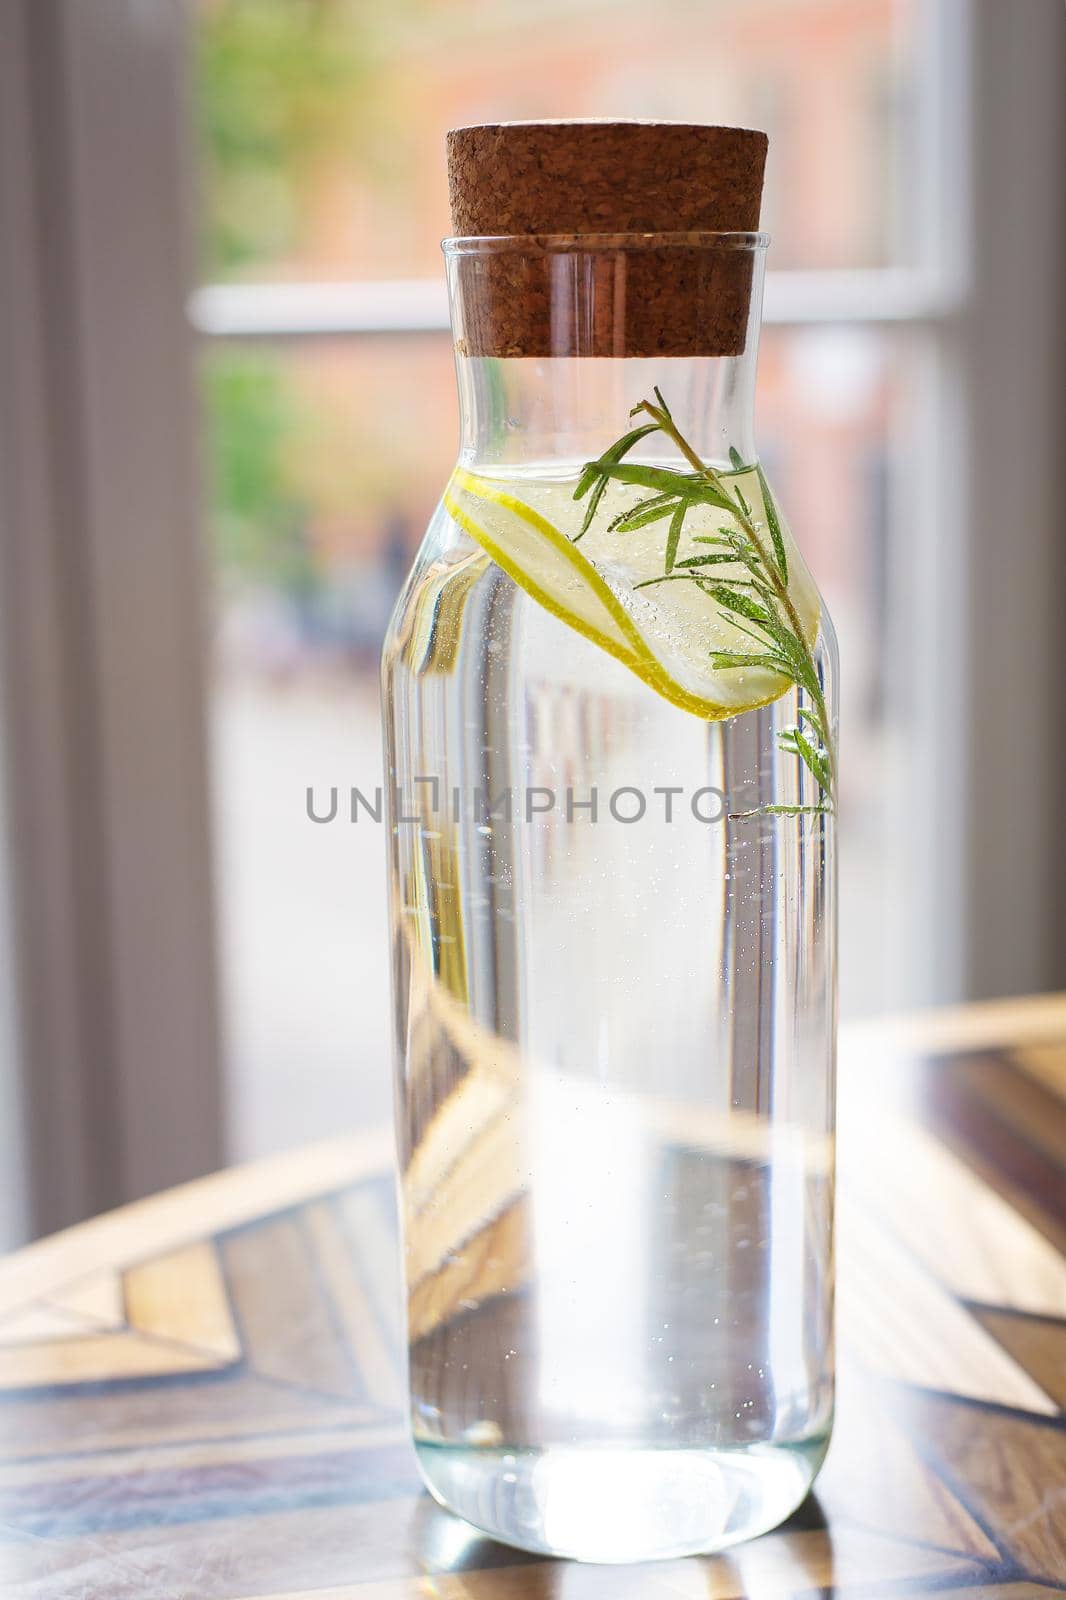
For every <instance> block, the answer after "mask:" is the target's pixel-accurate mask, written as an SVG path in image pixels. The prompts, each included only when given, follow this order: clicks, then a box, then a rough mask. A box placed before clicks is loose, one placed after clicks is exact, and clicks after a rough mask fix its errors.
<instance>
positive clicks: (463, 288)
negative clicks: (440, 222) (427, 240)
mask: <svg viewBox="0 0 1066 1600" xmlns="http://www.w3.org/2000/svg"><path fill="white" fill-rule="evenodd" d="M766 146H767V140H766V135H765V134H764V133H758V132H755V131H753V130H751V129H746V128H718V127H704V126H701V125H698V124H693V123H672V122H609V121H598V122H510V123H496V124H489V125H485V126H480V127H470V128H457V129H455V130H453V131H452V132H451V133H449V134H448V184H449V190H450V195H451V207H452V224H453V227H454V230H455V233H456V235H457V236H458V237H460V238H463V237H482V236H493V237H496V238H497V239H499V238H500V236H507V239H506V242H504V241H503V240H501V242H500V244H499V245H497V246H494V247H491V248H487V249H485V250H472V251H471V253H469V254H462V255H460V257H459V261H458V271H459V280H460V298H461V305H462V312H463V326H462V328H461V330H460V347H461V348H462V349H464V350H465V351H466V352H467V353H469V354H471V355H495V356H548V355H589V356H655V355H667V356H668V355H677V356H681V355H737V354H739V353H740V352H741V351H742V350H743V348H744V343H745V338H746V331H747V322H748V309H749V304H750V296H751V280H752V259H751V254H750V252H749V251H745V250H738V249H735V248H728V247H725V246H716V245H714V244H713V243H709V242H708V241H707V240H705V239H700V238H699V237H696V236H697V235H700V234H703V233H706V232H716V233H723V232H727V233H733V232H740V233H748V232H752V231H754V230H755V229H757V228H758V225H759V206H760V201H761V196H762V180H763V168H764V165H765V160H766ZM618 234H625V235H629V236H634V235H636V236H640V237H636V238H634V237H629V238H627V239H626V240H624V241H622V240H617V241H615V243H614V245H613V246H612V245H609V244H608V241H607V240H606V239H605V238H604V236H605V235H618ZM662 235H669V236H670V239H669V242H667V241H666V240H664V239H662V238H661V237H659V238H657V237H656V236H662ZM679 235H682V236H683V235H692V236H693V237H691V238H689V239H685V238H680V239H679V237H678V236H679ZM590 236H593V237H590ZM582 251H584V252H586V254H585V255H584V258H583V264H582V272H581V274H580V277H581V282H582V285H583V287H582V290H581V295H582V299H583V303H582V305H581V306H580V308H579V307H578V306H577V305H576V303H574V295H575V290H574V289H573V288H572V287H571V289H570V290H569V293H570V296H571V307H570V312H569V313H568V308H567V306H566V305H565V304H563V303H561V301H560V295H561V294H562V295H563V296H564V297H565V294H566V292H567V290H566V288H565V286H566V284H567V282H568V281H571V282H572V280H573V274H570V278H569V280H568V275H567V273H566V272H565V270H563V271H560V269H559V266H558V258H559V256H560V255H564V256H565V255H566V254H568V253H569V254H570V255H574V254H580V253H581V252H582Z"/></svg>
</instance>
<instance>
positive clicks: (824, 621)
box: [383, 237, 837, 1561]
mask: <svg viewBox="0 0 1066 1600" xmlns="http://www.w3.org/2000/svg"><path fill="white" fill-rule="evenodd" d="M760 245H761V241H759V240H748V241H745V242H744V243H743V245H742V246H741V247H742V248H746V249H748V250H749V251H750V252H751V256H752V260H753V263H754V273H753V290H752V308H751V317H750V322H749V329H748V334H747V338H746V341H745V348H744V350H743V352H742V353H741V354H740V355H737V356H732V357H725V358H709V357H708V358H692V359H689V358H683V359H678V358H671V359H669V360H664V361H655V360H643V359H641V360H630V359H610V358H608V359H595V358H587V357H582V356H580V355H577V356H575V355H573V354H561V355H560V356H558V357H553V358H550V359H538V360H531V359H528V358H515V359H512V360H504V361H498V360H492V359H489V358H479V357H468V356H465V355H462V354H460V355H459V356H458V357H457V361H458V367H459V389H460V395H461V397H462V406H463V441H462V456H461V460H462V462H463V464H464V465H466V466H468V467H473V468H475V469H476V470H477V471H478V472H481V473H484V474H487V475H488V477H489V478H490V479H492V478H494V479H495V481H498V482H499V483H501V484H503V485H505V486H506V490H507V493H508V494H509V495H511V496H513V497H519V498H522V499H523V500H524V503H526V504H528V505H529V506H531V507H533V508H534V509H535V510H537V511H538V512H539V513H540V514H542V515H544V516H546V517H547V516H549V515H550V514H551V513H552V511H553V508H562V507H563V506H564V505H565V506H566V507H572V494H573V487H574V484H575V483H576V481H577V478H578V473H579V471H580V468H581V465H582V463H583V462H585V461H586V460H588V459H591V458H594V457H596V456H598V455H600V454H601V453H602V452H603V451H604V450H605V449H606V448H607V447H608V446H609V445H610V444H611V443H612V441H613V440H614V439H616V438H617V437H618V435H619V434H620V433H622V432H623V431H624V430H625V428H626V427H627V426H632V424H630V423H628V422H627V416H628V413H629V410H630V408H631V407H632V406H634V405H636V404H638V403H639V402H640V401H641V399H642V398H643V397H645V396H647V395H648V394H650V393H652V392H653V386H654V385H658V386H659V388H660V390H661V392H662V394H663V395H665V396H666V398H667V399H668V400H669V404H670V407H671V409H672V412H673V415H674V417H675V418H677V419H678V422H679V424H680V423H681V422H682V421H683V422H684V426H685V429H686V435H687V437H688V438H689V439H690V440H691V441H692V442H693V443H694V444H695V447H696V449H697V450H698V451H699V453H700V455H701V457H703V459H705V460H707V461H711V462H714V463H717V464H719V465H720V466H721V468H722V470H723V471H728V470H730V462H731V460H732V461H733V462H736V460H737V458H738V457H739V458H740V459H741V460H742V461H743V462H744V463H746V464H747V466H746V468H745V470H746V471H751V470H752V469H751V465H750V464H752V463H754V462H755V460H756V454H755V447H754V442H753V440H752V437H751V410H752V394H753V384H754V366H755V347H756V338H757V325H758V324H757V318H758V288H759V283H758V278H759V271H760V265H759V256H760V254H761V251H760ZM457 246H459V247H462V248H463V249H464V250H469V249H476V248H478V245H477V242H475V241H466V240H464V241H458V242H457ZM492 247H493V242H491V241H489V242H486V248H492ZM497 247H498V246H497ZM731 247H732V248H737V246H736V245H735V244H734V245H732V246H731ZM706 248H707V249H708V250H714V249H716V248H721V246H720V245H719V244H718V243H717V242H716V241H715V240H714V239H713V237H712V238H710V239H709V240H708V241H707V243H706ZM626 249H627V246H626V244H625V243H624V242H619V241H617V240H612V241H607V242H604V243H603V244H602V245H599V244H598V243H597V241H586V243H585V246H584V247H583V248H582V250H581V251H580V253H579V255H580V257H584V256H588V255H594V254H595V253H596V252H597V251H611V252H612V253H613V257H614V266H613V269H612V273H611V274H607V276H608V277H609V278H610V279H611V281H612V282H614V283H615V285H616V286H617V282H618V280H619V277H620V275H622V274H624V269H625V262H626ZM579 255H578V253H575V251H574V250H573V249H572V248H571V249H570V250H569V252H568V253H567V255H566V270H565V272H562V273H560V275H559V276H560V282H565V284H566V285H567V286H568V288H567V301H566V306H565V308H563V309H561V310H560V318H559V321H560V325H561V326H563V327H564V329H565V324H566V319H567V318H570V319H578V320H579V319H580V317H581V315H582V314H584V313H585V312H587V311H588V309H589V308H588V307H587V306H586V305H584V304H583V301H582V295H583V294H589V295H590V294H592V293H594V292H597V291H596V290H595V286H596V285H600V286H602V284H603V282H604V278H605V275H604V273H603V272H602V270H600V269H601V267H602V263H600V262H597V270H596V271H594V272H593V271H583V270H582V267H583V263H582V260H581V259H579ZM451 266H452V269H453V270H452V280H453V295H455V294H456V280H455V271H454V266H455V261H454V257H453V259H452V262H451ZM575 285H576V286H577V287H576V289H575ZM582 285H584V286H585V287H584V288H582ZM453 308H454V315H455V321H456V326H457V330H461V328H462V326H463V318H464V307H463V305H462V303H461V295H460V296H459V297H458V303H455V301H453ZM575 337H576V336H575ZM560 338H561V342H562V343H563V344H564V347H565V337H564V336H563V335H561V336H560ZM731 451H732V452H734V454H733V455H732V457H731ZM632 459H634V460H642V461H645V462H656V461H658V462H664V463H665V462H670V461H671V460H673V461H674V462H675V464H676V460H677V457H676V453H675V452H674V451H673V449H672V446H671V445H670V444H669V442H668V441H666V440H664V439H662V438H657V436H655V435H651V436H650V437H649V438H647V439H645V440H642V441H641V442H640V448H639V449H638V450H636V451H634V453H633V457H632ZM738 481H744V482H748V481H749V480H748V479H739V480H738ZM751 481H752V482H753V481H754V480H751ZM749 494H750V496H751V498H752V499H754V494H753V492H752V491H750V490H749ZM567 514H569V513H567ZM562 516H563V513H562V511H561V509H560V510H559V521H560V524H561V525H564V526H565V524H563V523H562ZM791 560H792V562H793V563H797V562H799V560H800V558H799V557H798V554H796V552H795V551H794V549H793V550H792V551H791ZM811 656H812V660H813V664H814V668H815V670H816V672H817V678H818V685H819V686H820V688H821V692H822V695H823V697H824V704H825V707H826V708H827V711H828V716H829V718H830V719H834V718H835V711H834V709H833V707H834V704H835V680H836V673H837V663H836V651H835V644H834V640H833V633H832V628H831V625H830V623H829V621H828V618H827V617H826V616H825V614H824V611H823V612H822V614H821V619H820V623H819V625H818V631H817V637H816V639H815V640H814V642H813V644H812V647H811ZM383 680H384V704H385V730H386V733H385V737H386V767H387V782H388V783H389V784H391V785H392V794H391V817H390V820H391V867H390V910H391V919H392V938H393V943H394V967H395V989H394V999H395V1049H396V1061H397V1074H398V1078H397V1082H398V1089H397V1116H398V1137H399V1153H400V1167H401V1204H402V1213H403V1230H404V1242H405V1263H406V1278H407V1293H408V1321H409V1337H410V1382H411V1417H412V1427H413V1431H414V1438H415V1443H416V1447H417V1450H418V1455H419V1459H420V1463H421V1467H422V1471H423V1473H424V1475H425V1478H426V1482H427V1484H428V1485H429V1487H430V1489H431V1490H432V1492H433V1494H434V1495H435V1496H436V1497H437V1498H438V1499H439V1500H440V1501H441V1502H442V1503H443V1504H445V1505H447V1506H448V1507H450V1508H451V1509H452V1510H453V1511H456V1512H458V1513H459V1514H461V1515H462V1516H463V1517H465V1518H466V1519H468V1520H469V1521H470V1522H472V1523H473V1524H475V1525H476V1526H477V1527H478V1528H480V1529H483V1530H484V1531H486V1532H488V1533H489V1534H492V1535H494V1536H495V1537H498V1538H501V1539H504V1540H506V1541H508V1542H510V1543H512V1544H516V1545H519V1546H521V1547H523V1548H526V1549H530V1550H536V1551H545V1552H550V1553H553V1554H557V1555H566V1556H575V1557H579V1558H585V1559H590V1560H596V1561H628V1560H643V1559H649V1558H653V1557H659V1556H674V1555H680V1554H684V1553H689V1552H695V1551H703V1550H713V1549H718V1548H721V1547H723V1546H725V1545H728V1544H730V1543H733V1542H735V1541H736V1540H738V1539H742V1538H746V1537H749V1536H751V1535H754V1534H757V1533H760V1532H763V1531H765V1530H766V1529H767V1528H769V1527H772V1526H773V1525H775V1524H776V1523H777V1522H779V1521H780V1520H782V1519H783V1518H784V1517H785V1516H787V1515H788V1514H789V1512H791V1511H792V1510H793V1509H794V1507H795V1506H796V1505H797V1504H798V1503H799V1502H800V1501H801V1500H802V1499H803V1497H804V1495H805V1494H806V1492H807V1489H808V1488H809V1486H810V1483H811V1481H812V1479H813V1477H814V1475H815V1473H816V1472H817V1470H818V1467H819V1465H820V1463H821V1461H822V1458H823V1455H824V1453H825V1449H826V1445H827V1442H828V1436H829V1429H830V1425H831V1417H832V1394H833V1313H832V1286H833V1229H832V1219H833V1154H832V1152H833V1144H832V1136H833V1115H834V1041H835V995H836V973H835V926H836V917H835V849H834V818H833V815H832V810H831V807H830V806H828V805H827V804H822V805H819V808H818V809H809V810H803V811H797V810H795V809H788V808H796V807H799V806H803V805H809V804H811V803H812V802H814V803H819V802H824V801H825V796H822V795H819V794H818V793H817V786H816V785H815V784H814V782H813V779H812V776H811V773H810V771H809V770H808V769H807V767H806V766H805V765H804V763H803V761H801V760H799V759H798V758H797V756H796V755H795V754H789V753H788V750H787V749H784V748H781V747H780V746H779V744H778V736H779V735H780V734H781V733H782V732H783V731H785V730H787V729H789V728H794V727H796V726H797V725H800V726H802V725H803V724H802V720H801V718H800V711H801V707H802V705H803V704H804V703H806V702H807V701H809V698H810V697H809V695H808V693H807V691H806V690H804V689H803V688H802V687H797V686H796V685H790V686H789V687H788V688H787V689H786V691H785V692H784V693H783V694H781V695H780V696H779V697H778V698H776V699H773V700H772V701H771V702H770V703H769V704H766V705H764V706H762V707H761V708H758V709H755V710H750V711H745V712H742V713H741V714H739V715H736V716H733V717H731V718H729V719H727V720H712V721H708V720H704V719H702V718H701V717H699V716H696V715H694V714H692V712H690V711H689V710H686V709H682V708H681V707H680V706H679V705H677V704H673V703H671V702H670V701H669V700H668V699H666V698H664V697H663V696H662V695H661V694H659V693H657V692H656V690H655V689H654V688H653V687H650V686H649V684H648V683H647V682H645V681H642V679H641V678H640V677H639V676H638V675H637V674H636V673H635V672H634V671H632V670H630V668H629V666H628V665H627V664H625V662H624V661H622V660H619V659H615V658H614V656H612V655H611V654H609V653H608V651H607V650H605V649H604V648H601V646H600V645H599V644H598V643H596V642H593V640H592V639H590V638H587V637H584V636H582V634H581V633H580V632H578V631H576V630H575V629H574V628H573V627H572V626H570V625H568V622H567V621H566V620H563V619H562V618H561V617H560V616H558V615H556V614H553V611H552V610H551V609H549V608H548V607H547V606H545V605H544V604H542V603H540V600H538V598H535V597H534V595H533V594H531V593H530V592H527V589H526V588H524V587H522V586H521V585H520V584H519V583H516V582H515V581H514V580H513V578H512V577H511V576H509V575H508V573H507V572H506V571H505V570H503V568H502V567H501V566H500V565H499V564H498V563H497V562H496V561H494V560H493V559H491V558H490V557H489V555H488V554H486V552H485V550H484V549H483V548H481V546H480V545H479V544H478V543H477V542H476V541H475V540H474V539H473V538H472V537H471V536H470V535H469V533H468V532H467V531H466V530H465V529H464V528H463V527H461V526H460V525H459V524H458V523H457V521H456V520H455V518H454V517H453V516H452V515H451V514H450V513H449V511H448V510H446V509H445V508H444V506H443V505H442V507H441V508H440V509H438V511H437V513H436V515H435V516H434V518H433V521H432V523H431V526H430V528H429V531H428V533H427V535H426V538H425V542H424V544H423V546H422V548H421V550H420V552H419V555H418V557H417V559H416V562H415V566H414V569H413V571H412V573H411V575H410V577H409V579H408V581H407V584H406V586H405V588H404V591H403V593H402V595H401V597H400V599H399V601H398V604H397V607H396V611H395V615H394V617H393V621H392V625H391V628H390V632H389V636H388V640H387V642H386V646H385V653H384V666H383ZM833 737H834V738H835V724H834V727H833ZM771 808H779V809H771Z"/></svg>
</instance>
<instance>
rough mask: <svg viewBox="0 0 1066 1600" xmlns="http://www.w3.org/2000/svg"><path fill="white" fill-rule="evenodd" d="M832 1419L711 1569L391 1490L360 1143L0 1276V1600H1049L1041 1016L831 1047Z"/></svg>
mask: <svg viewBox="0 0 1066 1600" xmlns="http://www.w3.org/2000/svg"><path fill="white" fill-rule="evenodd" d="M842 1054H843V1062H842V1073H841V1078H842V1082H841V1121H840V1131H841V1140H840V1165H841V1200H840V1269H839V1270H840V1296H839V1300H840V1342H841V1362H840V1366H841V1372H840V1405H839V1413H838V1423H837V1429H836V1433H835V1436H834V1442H833V1446H832V1449H831V1451H830V1456H829V1461H828V1463H827V1465H826V1468H825V1470H824V1472H823V1474H822V1476H821V1478H820V1479H819V1480H818V1484H817V1487H816V1494H815V1495H814V1496H812V1498H811V1499H809V1500H808V1502H807V1503H806V1505H805V1506H804V1507H803V1508H802V1509H801V1511H800V1512H799V1513H798V1514H797V1515H796V1516H795V1517H794V1518H793V1519H792V1521H791V1522H790V1523H789V1524H788V1525H787V1527H786V1528H784V1529H781V1530H779V1531H778V1532H776V1533H773V1534H769V1535H767V1536H766V1537H765V1538H762V1539H759V1540H757V1541H756V1542H754V1543H753V1544H750V1545H748V1546H742V1547H740V1548H737V1549H735V1550H733V1551H731V1552H730V1553H729V1554H728V1555H725V1556H720V1557H717V1558H712V1559H701V1560H691V1561H675V1562H668V1563H665V1564H662V1565H657V1566H644V1567H621V1568H618V1567H615V1568H605V1567H581V1566H576V1565H571V1564H567V1563H556V1562H551V1561H539V1560H535V1559H534V1558H532V1557H530V1556H528V1555H522V1554H520V1553H518V1552H516V1551H511V1550H507V1549H504V1548H503V1547H501V1546H499V1545H495V1544H492V1543H490V1542H489V1541H487V1540H483V1539H479V1538H478V1537H477V1536H476V1535H475V1534H474V1533H472V1532H471V1531H470V1530H469V1529H467V1528H466V1527H465V1525H464V1524H462V1523H460V1522H459V1521H457V1520H456V1519H455V1518H452V1517H450V1516H448V1515H447V1514H446V1513H445V1512H443V1511H440V1510H438V1509H437V1507H436V1506H434V1504H433V1503H432V1502H431V1501H430V1500H429V1499H428V1497H427V1496H426V1495H425V1494H423V1493H422V1492H421V1491H420V1485H419V1480H418V1477H417V1474H416V1472H415V1467H414V1462H413V1458H412V1454H411V1450H410V1448H409V1446H408V1443H407V1440H406V1434H405V1426H404V1418H403V1389H402V1370H401V1338H400V1321H399V1287H398V1283H397V1275H396V1253H395V1242H394V1217H393V1200H392V1186H391V1179H390V1177H389V1176H388V1159H389V1151H388V1141H387V1138H386V1137H385V1136H384V1135H380V1136H376V1137H374V1138H370V1139H366V1140H354V1139H353V1140H340V1141H336V1142H333V1143H330V1144H327V1145H324V1146H320V1147H318V1148H316V1149H313V1150H307V1151H302V1152H298V1153H296V1154H294V1155H292V1156H285V1157H282V1158H279V1159H274V1160H270V1161H267V1162H264V1163H261V1164H260V1165H258V1166H253V1167H249V1168H245V1169H242V1170H236V1171H232V1172H225V1173H222V1174H221V1175H219V1176H218V1177H214V1178H208V1179H205V1180H203V1181H201V1182H199V1183H195V1184H191V1185H189V1186H187V1187H185V1188H183V1189H180V1190H176V1191H172V1192H171V1193H168V1194H163V1195H159V1196H157V1197H156V1198H154V1199H152V1200H147V1201H144V1202H142V1203H141V1204H139V1205H135V1206H131V1207H129V1208H127V1209H125V1210H123V1211H119V1212H115V1213H113V1214H111V1215H110V1216H106V1217H101V1218H99V1219H97V1220H95V1221H93V1222H89V1223H86V1224H84V1225H83V1226H81V1227H78V1228H73V1229H71V1230H70V1231H68V1232H67V1233H64V1234H60V1235H58V1236H57V1237H55V1238H51V1239H46V1240H44V1241H42V1242H40V1243H38V1244H35V1245H32V1246H30V1247H29V1248H28V1249H26V1250H23V1251H21V1252H20V1253H18V1254H17V1255H14V1256H11V1257H9V1258H8V1259H7V1260H6V1261H3V1262H0V1390H2V1400H0V1419H2V1420H0V1455H2V1463H0V1527H2V1530H3V1534H4V1541H3V1543H2V1545H0V1580H2V1582H0V1593H2V1594H3V1596H4V1597H5V1600H46V1597H47V1600H68V1597H69V1600H75V1597H77V1600H87V1597H96V1596H100V1597H107V1600H129V1597H134V1596H135V1597H138V1600H142V1597H143V1600H148V1597H151V1600H178V1597H189V1600H223V1597H225V1600H236V1597H252V1596H256V1597H260V1596H266V1595H271V1596H277V1595H284V1596H286V1597H290V1600H291V1597H295V1596H305V1595H308V1594H315V1595H318V1596H319V1597H330V1600H339V1597H342V1596H351V1597H352V1600H414V1597H416V1596H427V1597H428V1596H437V1597H441V1600H459V1597H464V1600H659V1597H661V1600H678V1597H681V1600H697V1597H699V1600H715V1597H726V1596H739V1595H753V1596H756V1595H757V1596H764V1595H765V1596H772V1595H795V1594H810V1593H826V1594H848V1595H856V1596H859V1595H861V1596H868V1595H881V1594H885V1595H893V1594H907V1595H924V1594H930V1593H932V1592H934V1591H937V1592H939V1591H941V1590H945V1589H949V1590H951V1592H952V1593H953V1594H955V1595H956V1596H970V1595H977V1594H980V1595H988V1594H996V1595H999V1596H1002V1597H1003V1600H1008V1597H1009V1600H1019V1597H1021V1596H1028V1595H1032V1596H1033V1597H1034V1600H1036V1597H1037V1596H1046V1595H1047V1594H1048V1592H1049V1590H1051V1591H1054V1590H1056V1589H1058V1591H1059V1592H1066V1587H1063V1586H1066V1430H1064V1427H1063V1418H1062V1414H1061V1410H1060V1408H1061V1407H1062V1405H1063V1404H1064V1403H1066V1172H1064V1160H1066V997H1059V998H1051V999H1045V1000H1039V1001H1027V1002H1020V1003H1012V1004H1002V1005H995V1006H986V1007H979V1008H972V1009H968V1010H965V1011H960V1012H955V1013H950V1014H939V1015H937V1016H934V1017H933V1018H931V1019H928V1020H926V1021H924V1022H919V1023H912V1024H896V1025H893V1026H891V1027H878V1028H871V1027H868V1028H865V1029H862V1030H858V1031H855V1032H852V1033H851V1034H849V1035H846V1036H845V1040H844V1049H843V1052H842Z"/></svg>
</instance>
